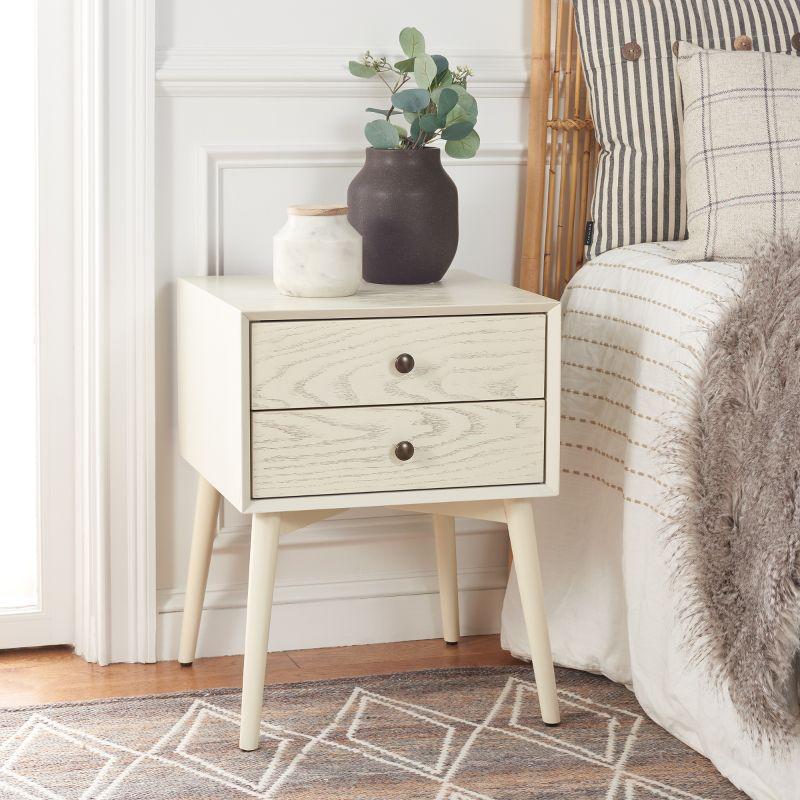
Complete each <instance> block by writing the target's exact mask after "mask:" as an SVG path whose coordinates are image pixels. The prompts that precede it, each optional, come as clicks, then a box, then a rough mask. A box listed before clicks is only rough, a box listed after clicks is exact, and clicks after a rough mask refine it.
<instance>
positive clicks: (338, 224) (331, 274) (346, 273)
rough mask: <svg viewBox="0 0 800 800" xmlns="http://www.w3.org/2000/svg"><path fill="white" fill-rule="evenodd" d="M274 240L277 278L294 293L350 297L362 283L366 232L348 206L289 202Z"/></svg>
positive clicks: (280, 286) (280, 287) (282, 287)
mask: <svg viewBox="0 0 800 800" xmlns="http://www.w3.org/2000/svg"><path fill="white" fill-rule="evenodd" d="M287 212H288V215H289V216H288V219H287V221H286V224H285V225H284V226H283V227H282V228H281V229H280V230H279V231H278V232H277V233H276V234H275V237H274V238H273V240H272V256H273V259H272V279H273V280H274V281H275V286H277V287H278V291H279V292H281V294H287V295H291V296H292V297H346V296H347V295H351V294H355V293H356V291H358V287H359V284H360V283H361V234H360V233H358V231H357V230H356V229H355V228H353V227H352V225H350V223H349V222H348V221H347V206H310V205H309V206H289V208H288V209H287Z"/></svg>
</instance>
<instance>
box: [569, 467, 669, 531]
mask: <svg viewBox="0 0 800 800" xmlns="http://www.w3.org/2000/svg"><path fill="white" fill-rule="evenodd" d="M561 471H562V472H563V473H565V474H566V475H577V476H578V477H579V478H589V480H592V481H597V482H598V483H602V484H603V485H604V486H607V487H608V488H609V489H613V490H614V491H615V492H619V493H620V494H621V495H622V499H623V500H625V501H626V502H628V503H635V504H636V505H637V506H643V507H644V508H646V509H648V510H650V511H652V512H653V513H654V514H657V515H658V516H659V517H662V518H663V519H666V518H667V517H666V515H665V514H663V513H662V512H661V511H659V510H658V509H657V508H656V507H655V506H654V505H653V504H652V503H648V502H647V501H646V500H639V498H638V497H630V496H629V495H627V494H625V491H624V490H623V488H622V487H621V486H618V485H617V484H616V483H611V482H610V481H607V480H606V479H605V478H601V477H600V476H599V475H592V473H591V472H580V471H579V470H577V469H567V468H566V467H562V468H561Z"/></svg>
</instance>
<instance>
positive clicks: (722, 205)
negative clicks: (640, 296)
mask: <svg viewBox="0 0 800 800" xmlns="http://www.w3.org/2000/svg"><path fill="white" fill-rule="evenodd" d="M678 75H679V77H680V81H681V90H682V93H683V115H684V118H683V155H684V160H685V173H686V200H687V225H688V229H689V241H688V242H687V243H686V244H685V245H684V246H681V248H680V252H681V254H682V255H685V256H686V257H687V258H692V259H697V260H703V261H708V260H711V259H714V258H720V259H724V258H742V257H744V256H746V255H748V253H749V251H750V250H751V248H752V245H753V243H754V239H756V238H764V237H772V236H774V235H775V234H777V233H780V232H782V231H784V232H792V233H797V232H798V231H800V59H796V58H790V57H788V56H785V55H773V54H770V53H726V52H723V51H721V50H702V49H701V48H699V47H696V46H695V45H693V44H687V43H685V42H681V44H680V50H679V55H678Z"/></svg>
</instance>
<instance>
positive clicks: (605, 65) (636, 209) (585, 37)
mask: <svg viewBox="0 0 800 800" xmlns="http://www.w3.org/2000/svg"><path fill="white" fill-rule="evenodd" d="M574 5H575V14H576V21H577V28H578V39H579V41H580V48H581V57H582V59H583V66H584V71H585V73H586V81H587V83H588V86H589V93H590V95H591V103H592V117H593V119H594V124H595V133H596V136H597V139H598V141H599V142H600V145H601V148H602V151H601V153H600V158H599V161H598V166H597V182H596V185H595V192H594V198H593V200H592V218H593V219H594V239H593V241H592V243H591V244H590V246H589V256H590V257H594V256H597V255H599V254H600V253H603V252H605V251H606V250H610V249H612V248H614V247H622V246H623V245H626V244H636V243H639V242H659V241H670V240H673V241H674V240H678V239H684V238H686V192H685V188H684V176H683V172H682V169H681V141H680V137H681V124H682V119H681V100H680V88H679V83H678V80H677V77H676V74H675V56H674V52H673V44H674V43H675V42H677V41H678V40H682V41H688V42H693V43H694V44H697V45H699V46H701V47H706V48H712V49H718V50H731V49H736V50H750V49H753V50H765V51H767V52H772V53H786V54H792V53H794V54H800V4H799V3H798V2H797V0H708V1H707V2H702V0H699V1H698V2H692V1H691V0H574Z"/></svg>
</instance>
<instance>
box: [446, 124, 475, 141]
mask: <svg viewBox="0 0 800 800" xmlns="http://www.w3.org/2000/svg"><path fill="white" fill-rule="evenodd" d="M474 127H475V123H474V122H454V123H453V124H452V125H448V126H447V127H446V128H445V129H444V130H443V131H442V139H444V140H445V141H446V142H456V141H458V140H459V139H463V138H464V137H465V136H467V135H468V134H469V133H470V132H471V131H472V129H473V128H474Z"/></svg>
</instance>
